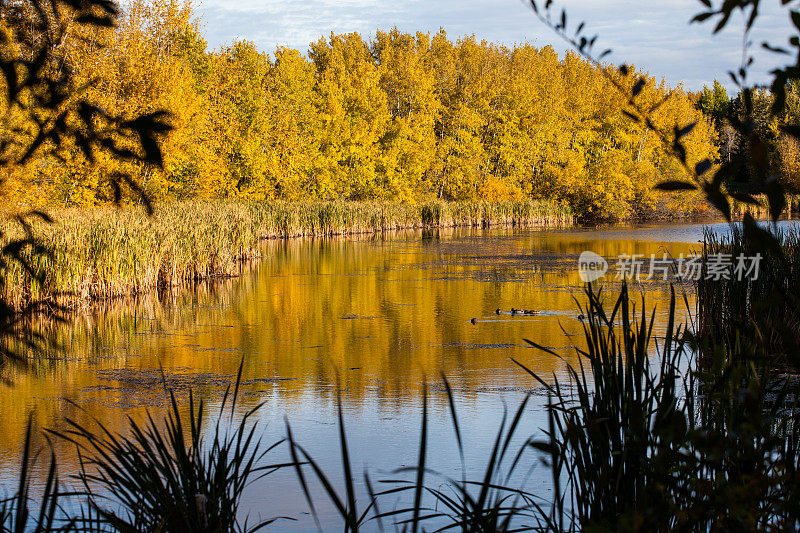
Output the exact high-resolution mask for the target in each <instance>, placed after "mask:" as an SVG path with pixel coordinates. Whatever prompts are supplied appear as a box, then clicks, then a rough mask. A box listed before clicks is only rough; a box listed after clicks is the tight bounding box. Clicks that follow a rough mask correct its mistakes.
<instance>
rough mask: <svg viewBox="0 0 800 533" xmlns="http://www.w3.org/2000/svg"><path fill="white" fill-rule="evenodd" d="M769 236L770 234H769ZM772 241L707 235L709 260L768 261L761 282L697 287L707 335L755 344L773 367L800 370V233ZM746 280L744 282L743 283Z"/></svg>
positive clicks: (732, 279) (739, 232)
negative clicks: (720, 257)
mask: <svg viewBox="0 0 800 533" xmlns="http://www.w3.org/2000/svg"><path fill="white" fill-rule="evenodd" d="M764 231H767V230H764ZM768 231H769V234H768V235H767V237H769V236H771V237H772V238H764V237H765V236H758V235H746V234H745V230H743V229H742V228H741V227H739V226H732V227H731V233H730V234H729V235H726V236H719V235H717V234H714V233H712V232H710V231H707V232H706V233H705V244H704V255H705V256H706V257H709V256H711V255H716V254H725V255H727V256H729V257H730V258H731V259H732V261H733V264H735V263H736V259H737V257H739V256H744V257H754V256H755V255H756V254H760V255H761V257H762V259H761V261H760V265H759V271H758V275H757V276H753V275H746V276H739V275H737V273H736V272H735V271H734V268H733V266H731V268H730V269H729V270H728V272H727V274H726V275H725V276H722V277H719V278H718V279H714V277H713V276H707V275H706V274H707V272H704V275H703V276H701V279H700V280H699V281H698V284H697V292H698V295H697V301H698V304H699V309H698V315H699V317H698V318H699V324H700V330H701V333H702V334H704V335H707V336H712V337H714V338H715V339H717V340H718V341H720V342H721V341H722V340H724V341H725V342H726V344H727V345H729V346H732V345H733V344H734V343H736V342H737V337H738V338H739V341H741V342H744V341H751V342H750V344H751V349H752V350H755V351H758V352H760V354H761V356H762V357H764V358H767V359H769V360H770V362H771V364H773V365H780V366H783V367H786V366H789V367H793V368H798V367H800V339H799V338H798V336H797V331H798V330H799V329H800V230H798V229H797V228H794V227H790V228H788V229H778V228H771V229H769V230H768ZM740 278H741V279H740Z"/></svg>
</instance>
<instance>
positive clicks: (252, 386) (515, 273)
mask: <svg viewBox="0 0 800 533" xmlns="http://www.w3.org/2000/svg"><path fill="white" fill-rule="evenodd" d="M719 228H720V229H724V225H721V226H719ZM702 229H703V226H702V225H700V224H689V225H687V224H681V225H666V224H660V225H645V226H614V227H606V228H595V229H571V230H530V229H516V228H503V229H487V230H479V229H455V230H440V231H433V232H407V233H399V234H393V235H390V236H353V237H341V238H330V239H315V240H311V239H308V240H303V239H296V240H289V241H270V242H267V243H265V248H264V250H265V253H264V258H263V259H262V260H261V261H258V262H256V263H253V264H250V265H247V266H246V267H244V268H243V272H242V275H241V276H240V277H238V278H236V279H231V280H225V281H221V282H215V283H213V284H204V285H200V286H198V287H197V288H196V289H194V290H192V291H190V292H181V293H179V294H172V295H160V296H151V297H143V298H138V299H136V300H135V301H133V300H131V301H123V302H112V303H110V304H106V305H104V306H102V307H99V308H97V309H94V310H92V311H91V312H86V313H81V314H79V315H78V316H76V318H75V320H74V321H73V322H72V323H71V324H69V325H68V326H66V327H60V328H58V329H57V331H56V334H57V336H58V339H59V341H60V342H61V344H62V347H63V348H64V350H65V354H66V355H65V356H64V357H61V358H57V359H53V360H46V361H40V362H37V363H36V364H35V365H33V366H32V368H30V369H28V370H27V371H24V372H22V371H12V372H10V373H8V375H7V377H8V378H10V380H11V382H12V383H13V385H11V386H6V387H5V388H4V390H3V406H4V409H3V410H2V411H0V430H1V431H0V461H1V462H2V464H3V470H2V476H0V481H2V483H3V484H4V485H5V486H6V487H8V486H9V484H11V483H13V482H14V477H15V475H16V471H17V465H18V461H19V459H18V454H19V449H20V443H21V442H22V440H23V435H24V430H25V424H26V421H27V417H28V413H30V412H33V415H32V416H33V418H34V420H35V423H36V424H37V425H38V426H41V427H48V428H58V427H62V426H63V420H64V419H65V418H67V417H69V418H73V419H75V420H78V421H80V422H82V423H87V422H89V421H90V420H91V419H92V418H97V419H100V420H102V421H103V423H104V424H106V425H107V426H108V427H109V428H110V429H119V430H122V429H123V428H124V427H125V418H124V415H128V414H130V415H132V416H134V417H141V416H142V414H143V413H144V410H145V409H148V408H149V409H151V410H153V411H154V412H159V411H161V410H163V407H164V405H165V393H164V386H165V385H166V386H167V387H169V388H170V389H172V390H174V391H175V392H176V394H177V397H178V399H179V400H180V401H181V402H186V401H187V398H188V390H189V389H190V388H192V389H194V391H195V394H196V395H197V396H200V397H203V398H205V399H206V400H207V401H208V402H209V404H210V405H211V406H215V405H218V404H219V402H220V398H221V394H222V391H223V390H224V387H225V386H227V385H229V384H231V383H232V382H233V381H234V380H235V375H236V372H237V369H238V367H239V364H240V361H241V360H242V359H244V363H243V364H244V366H243V386H242V399H243V401H242V404H241V406H242V408H243V409H244V408H252V407H254V406H255V405H257V404H258V403H263V404H264V405H263V407H262V408H261V409H260V411H259V415H258V416H259V419H260V421H261V422H263V424H264V428H265V429H264V435H263V438H264V441H265V442H267V443H271V442H274V441H278V440H280V439H282V438H283V437H284V436H285V435H286V420H288V422H289V423H290V424H291V427H292V431H293V433H294V435H295V438H296V439H297V440H298V441H299V442H300V443H301V444H303V446H304V447H305V448H306V449H307V450H308V451H309V453H310V454H311V455H312V456H313V457H314V458H315V459H316V460H317V461H318V462H319V463H320V464H321V465H323V466H324V467H325V468H326V471H327V472H328V473H329V474H330V476H331V478H332V479H333V480H335V481H337V482H338V481H339V480H340V479H341V462H340V455H339V444H338V428H337V425H336V398H337V394H340V395H341V398H342V407H343V411H344V416H345V421H346V427H347V434H348V439H349V442H350V453H351V454H352V458H353V463H354V465H355V470H356V474H357V475H358V477H359V479H361V478H362V476H361V473H362V472H363V471H364V469H365V468H366V469H368V470H369V472H370V476H371V478H372V479H374V480H379V479H382V478H387V477H396V475H395V474H392V471H393V470H394V469H396V468H400V467H403V466H408V465H413V464H415V463H416V458H417V457H416V456H417V453H418V452H417V447H418V442H419V432H420V423H421V412H422V389H423V381H425V380H427V382H428V384H429V387H430V398H429V408H430V413H429V424H430V426H429V430H430V435H429V442H430V448H429V451H430V456H429V459H428V460H429V465H430V467H431V468H433V469H435V470H437V471H438V472H441V473H443V474H445V475H449V476H454V477H457V478H460V477H461V462H460V459H459V457H458V453H457V448H456V443H455V438H454V433H453V429H452V424H451V418H450V417H451V415H450V412H449V409H448V403H447V398H446V395H445V393H444V391H443V388H442V386H441V383H442V381H441V377H440V376H441V375H442V374H444V375H446V376H447V378H448V380H449V382H450V384H451V385H452V388H453V390H454V394H455V399H456V402H455V403H456V409H457V411H458V416H459V418H460V421H461V425H462V431H463V432H464V433H463V435H462V436H463V438H464V442H465V448H466V451H467V456H466V464H467V474H468V477H478V476H479V475H480V472H482V469H483V467H484V466H485V465H484V462H485V457H486V456H487V453H488V451H489V449H490V447H491V445H492V444H493V438H494V436H495V435H496V432H497V429H498V428H499V426H500V423H501V420H502V418H503V414H504V411H505V410H506V409H508V410H510V411H512V414H513V410H514V409H515V408H516V406H517V405H518V404H519V402H520V401H521V400H522V399H523V398H524V397H525V395H527V394H530V393H532V399H531V402H530V404H529V407H528V409H527V410H526V412H525V416H524V417H523V419H522V423H521V426H520V429H519V431H518V435H519V442H520V444H521V443H522V441H523V440H524V439H525V438H527V437H528V436H530V435H534V434H541V432H540V431H539V429H538V428H540V427H543V426H544V425H545V417H544V413H543V406H544V404H545V402H546V396H544V395H543V394H542V389H541V387H540V386H537V384H536V383H535V381H534V380H533V379H532V378H531V377H530V376H528V375H526V374H525V372H523V371H522V370H521V369H520V368H519V367H518V366H517V365H516V364H514V363H513V362H512V358H513V359H516V360H517V361H519V362H521V363H523V364H525V365H526V366H527V367H528V368H530V369H531V370H533V371H534V372H536V373H537V374H539V375H541V376H543V377H546V378H547V379H553V376H560V377H562V378H563V377H564V369H565V364H566V363H565V361H564V360H561V359H559V358H556V357H553V356H552V355H550V354H547V353H544V352H542V351H539V350H537V349H535V348H533V347H531V346H530V345H528V344H527V343H526V342H525V340H524V339H531V340H533V341H535V342H536V343H538V344H540V345H543V346H547V347H549V348H551V349H554V350H556V351H560V352H563V354H564V356H565V360H566V361H571V362H576V361H577V359H576V356H575V353H574V351H571V350H570V349H569V348H570V347H571V346H572V345H573V344H574V343H577V344H581V342H582V339H581V335H582V326H581V321H580V320H579V318H578V314H579V311H578V307H577V303H576V299H577V301H578V302H581V303H582V302H583V299H582V290H583V285H582V281H581V278H580V276H579V273H578V268H577V266H578V257H579V255H580V254H581V253H582V252H584V251H592V252H595V253H597V254H599V255H601V256H603V257H605V258H607V259H609V262H611V263H612V264H613V263H614V261H615V260H616V258H617V257H618V256H620V255H625V254H627V255H633V254H642V255H643V256H644V257H645V258H649V257H650V256H651V254H654V255H655V256H656V257H662V256H663V254H667V255H668V256H669V257H675V258H677V257H679V256H681V254H684V255H688V254H691V253H693V252H698V251H700V249H701V245H700V244H699V241H701V240H702ZM614 278H615V276H614V273H613V271H609V273H608V275H607V276H606V278H605V281H603V282H602V283H604V284H605V285H606V286H607V288H606V291H605V292H606V298H607V299H609V300H610V299H611V298H613V297H614V296H615V292H617V291H618V287H619V283H618V282H617V281H616V280H615V279H614ZM631 290H632V291H635V292H641V293H642V295H643V296H644V298H645V300H646V302H647V305H648V308H652V307H653V306H655V308H656V316H657V321H656V324H657V325H656V329H657V330H658V331H661V332H663V328H664V325H665V324H664V320H663V319H664V316H665V314H666V313H667V311H668V304H669V300H670V284H669V283H666V282H663V281H660V280H649V281H647V280H643V281H641V282H639V283H634V284H633V285H632V287H631ZM676 290H677V291H678V293H682V292H684V291H687V301H688V303H689V307H690V308H691V309H693V306H694V298H693V295H692V294H691V290H690V287H689V284H685V285H681V284H678V285H677V286H676ZM681 302H682V300H681ZM685 307H686V306H685V305H683V304H682V305H681V306H679V314H681V316H682V317H683V318H686V312H687V310H686V308H685ZM512 308H518V309H525V310H531V311H534V313H535V314H532V315H523V314H512V313H511V311H510V310H511V309H512ZM498 309H499V310H500V314H498V313H497V310H498ZM473 319H474V320H473ZM56 447H57V448H58V450H57V451H58V455H59V458H60V462H61V472H62V477H67V476H68V475H69V474H70V473H74V472H75V471H76V468H77V464H76V461H75V453H74V451H73V450H72V448H71V447H69V446H67V445H65V444H63V443H58V442H57V443H56ZM283 459H285V450H282V449H278V450H277V451H276V452H275V453H274V454H273V456H272V457H270V460H271V461H274V462H280V461H281V460H283ZM530 463H531V467H534V468H533V473H532V474H531V478H530V480H531V481H530V483H533V484H534V485H537V484H538V485H539V488H540V491H541V493H542V494H541V495H542V497H543V498H547V494H546V492H547V490H548V489H547V488H546V487H547V479H548V478H549V474H547V472H546V470H545V469H544V468H543V467H541V465H539V466H537V464H538V460H535V455H532V456H531V457H530ZM357 490H359V491H360V493H361V494H365V489H364V485H363V480H362V482H361V483H359V485H358V486H357ZM314 491H315V493H317V494H318V495H319V499H318V500H319V501H318V503H319V509H318V510H319V511H320V515H321V521H322V524H323V529H324V530H326V531H327V530H330V529H334V530H338V529H340V527H339V526H338V525H337V524H338V522H337V521H336V519H335V514H334V512H333V509H332V508H331V506H329V505H324V501H323V500H324V497H323V496H322V495H321V492H320V491H319V488H318V487H316V488H315V489H314ZM245 500H246V501H245V502H244V503H245V509H243V512H248V513H249V514H250V515H251V517H252V518H251V521H252V519H255V518H257V517H259V516H261V517H262V518H266V517H269V516H277V515H281V516H290V517H293V518H296V519H297V521H296V522H287V521H283V522H278V523H277V524H276V525H274V526H272V528H271V529H272V530H275V531H315V530H316V526H315V525H314V522H313V520H312V519H311V517H310V515H309V514H308V505H307V504H306V502H305V499H304V497H303V494H302V492H301V490H300V488H299V485H298V483H297V480H296V478H295V475H294V473H293V472H291V471H281V472H277V473H274V474H271V475H270V476H267V477H265V478H263V479H261V480H259V481H258V482H257V483H255V484H254V485H253V486H251V487H250V489H249V490H248V492H247V494H246V498H245ZM368 529H369V528H368ZM268 530H269V529H268Z"/></svg>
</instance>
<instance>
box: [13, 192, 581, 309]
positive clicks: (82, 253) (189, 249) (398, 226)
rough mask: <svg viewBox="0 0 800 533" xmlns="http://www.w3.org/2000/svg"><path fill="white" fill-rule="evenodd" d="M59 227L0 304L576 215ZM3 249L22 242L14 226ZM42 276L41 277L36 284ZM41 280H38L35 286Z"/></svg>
mask: <svg viewBox="0 0 800 533" xmlns="http://www.w3.org/2000/svg"><path fill="white" fill-rule="evenodd" d="M51 216H52V218H53V219H54V221H55V222H54V223H52V224H48V223H45V222H44V221H38V220H37V221H33V220H31V221H30V223H31V230H32V232H33V235H34V236H35V238H36V240H37V241H38V242H40V243H41V244H43V245H44V246H45V247H46V248H47V249H48V250H49V252H48V253H34V252H32V251H31V249H28V250H27V251H26V252H25V253H24V254H23V255H25V254H27V255H26V257H25V258H26V259H27V260H28V262H29V264H30V266H31V268H32V271H29V270H27V269H26V268H25V267H24V265H23V264H21V263H20V262H10V263H9V267H8V268H7V269H6V271H5V272H4V275H5V279H4V283H3V286H2V289H1V291H2V297H3V298H5V300H6V301H7V302H10V303H11V304H12V305H14V306H22V305H24V304H25V303H26V302H30V301H37V300H51V301H56V302H58V303H60V304H64V305H77V304H79V303H81V302H87V301H91V300H98V299H110V298H115V297H121V296H129V295H134V294H140V293H144V292H147V291H151V290H153V289H155V288H159V287H160V288H164V287H178V286H183V285H187V284H190V283H193V282H195V281H197V280H202V279H209V278H217V277H229V276H235V275H238V273H239V268H240V263H241V262H242V261H243V260H248V259H253V258H255V257H258V256H260V255H261V253H262V249H261V246H260V241H262V240H264V239H276V238H292V237H303V236H305V237H308V236H332V235H351V234H363V233H376V232H386V231H393V230H402V229H425V228H440V227H455V226H478V227H488V226H494V225H516V226H527V227H531V226H567V225H569V224H571V222H572V212H571V211H570V210H569V208H566V207H563V206H560V205H557V204H554V203H549V202H542V201H524V202H508V203H496V204H488V203H447V202H428V203H421V204H415V205H411V204H397V203H366V202H294V203H292V202H270V203H245V202H215V203H208V202H184V203H173V204H164V205H160V206H157V207H156V210H155V213H154V214H153V215H152V216H151V217H148V216H146V215H145V214H144V212H143V211H142V210H141V209H136V208H124V209H115V208H113V207H105V208H94V209H64V210H58V211H55V212H52V213H51ZM0 230H2V232H3V238H4V239H5V241H6V242H10V241H13V240H14V239H19V238H22V237H24V235H25V232H24V227H23V226H22V225H20V224H19V223H18V222H17V221H15V220H14V219H13V218H10V217H9V218H8V220H7V221H6V222H4V223H3V224H2V226H0ZM37 274H38V275H37ZM37 278H38V279H37Z"/></svg>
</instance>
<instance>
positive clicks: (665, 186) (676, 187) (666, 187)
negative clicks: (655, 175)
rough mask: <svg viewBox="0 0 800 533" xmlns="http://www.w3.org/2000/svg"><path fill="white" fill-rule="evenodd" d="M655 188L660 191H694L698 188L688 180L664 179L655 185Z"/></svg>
mask: <svg viewBox="0 0 800 533" xmlns="http://www.w3.org/2000/svg"><path fill="white" fill-rule="evenodd" d="M655 189H658V190H660V191H693V190H695V189H697V185H695V184H694V183H690V182H688V181H678V180H671V181H662V182H661V183H659V184H658V185H656V186H655Z"/></svg>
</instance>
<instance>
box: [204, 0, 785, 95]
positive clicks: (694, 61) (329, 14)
mask: <svg viewBox="0 0 800 533" xmlns="http://www.w3.org/2000/svg"><path fill="white" fill-rule="evenodd" d="M540 3H543V2H540ZM715 3H719V1H718V0H717V1H716V2H715ZM555 4H556V5H557V6H559V7H563V8H565V9H566V10H567V14H568V18H569V20H570V21H571V24H573V23H577V22H579V21H581V20H585V21H586V30H585V32H584V33H588V34H589V35H593V34H595V33H596V34H599V39H598V41H597V45H596V50H597V51H598V52H599V51H602V50H603V49H605V48H611V49H613V54H612V55H611V56H609V58H608V60H610V61H613V62H614V63H618V64H619V63H628V64H633V65H635V66H636V67H637V68H642V69H645V70H647V71H649V72H650V73H651V74H653V75H655V76H656V77H658V78H665V79H666V80H667V82H668V83H670V84H671V85H677V84H678V83H683V84H684V86H685V87H686V88H687V89H691V90H696V89H700V88H702V87H703V86H704V85H710V84H711V83H713V81H714V79H719V80H720V81H722V82H723V83H724V84H725V85H726V86H728V87H729V88H732V87H733V85H732V83H731V82H730V79H729V77H728V75H727V72H728V71H730V70H737V69H738V68H739V65H740V64H741V58H742V41H743V35H742V28H743V23H742V19H741V17H737V18H735V19H732V21H731V23H730V24H729V28H727V29H726V30H725V31H723V32H722V33H721V34H718V35H716V36H713V35H712V29H713V28H712V23H710V22H707V23H704V24H691V25H690V24H689V21H690V20H691V18H692V17H693V16H694V15H695V14H697V13H698V12H699V11H700V10H701V8H702V5H701V4H700V2H699V0H560V1H559V0H557V1H556V2H555ZM765 4H768V6H764V7H762V12H761V16H760V18H759V22H758V27H757V28H756V30H755V31H754V32H753V33H752V34H751V35H750V40H751V41H752V42H753V46H752V49H753V51H754V52H755V53H754V56H755V58H756V63H755V65H754V68H753V70H752V71H751V76H750V81H751V82H757V83H763V82H765V81H767V80H768V74H767V73H768V72H769V70H771V69H772V68H774V67H775V66H777V65H779V64H781V61H782V57H781V56H777V55H775V54H771V53H767V52H765V51H761V50H760V48H761V43H762V42H763V41H765V40H768V41H769V42H770V43H771V44H773V45H785V44H786V40H787V38H788V36H789V35H790V34H791V33H792V29H791V26H790V24H789V22H788V20H787V16H786V15H787V12H786V11H785V10H781V9H780V8H779V7H778V6H779V2H778V0H772V1H768V2H765ZM194 5H195V9H196V12H197V14H198V15H199V16H200V19H201V25H202V28H203V31H204V33H205V36H206V38H207V40H208V42H209V45H210V46H211V47H213V48H218V47H220V46H223V45H226V44H230V43H232V42H234V41H235V40H242V39H244V40H248V41H252V42H254V43H255V44H256V46H257V47H258V48H259V49H260V50H262V51H264V52H273V51H274V50H275V49H276V47H278V46H287V47H290V48H296V49H298V50H300V51H301V52H303V53H305V52H306V50H307V48H308V44H309V43H311V42H313V41H316V40H318V39H319V38H320V37H323V36H328V35H330V33H331V32H334V33H344V32H353V31H357V32H359V33H361V34H362V35H374V33H375V31H376V30H378V29H382V30H388V29H391V28H392V27H395V26H396V27H397V28H398V29H400V30H402V31H409V32H416V31H426V32H428V31H429V32H436V31H438V30H439V28H444V29H445V30H446V31H447V33H448V35H449V36H450V37H451V38H457V37H460V36H465V35H473V34H474V35H475V36H476V37H477V38H478V39H486V40H488V41H491V42H495V43H499V44H504V45H513V44H515V43H523V42H529V43H531V44H533V45H535V46H539V47H542V46H546V45H553V46H554V47H555V48H556V49H558V50H559V51H563V50H565V49H566V46H565V44H564V43H563V41H561V40H560V38H559V37H558V36H557V35H556V34H554V33H553V32H552V31H551V30H550V29H549V28H547V27H546V26H544V25H543V24H542V23H541V22H539V21H538V20H537V19H536V18H535V16H534V15H533V12H532V10H531V8H530V6H529V4H528V3H527V2H525V1H523V0H338V1H335V0H196V2H195V4H194ZM559 13H560V11H559Z"/></svg>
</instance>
